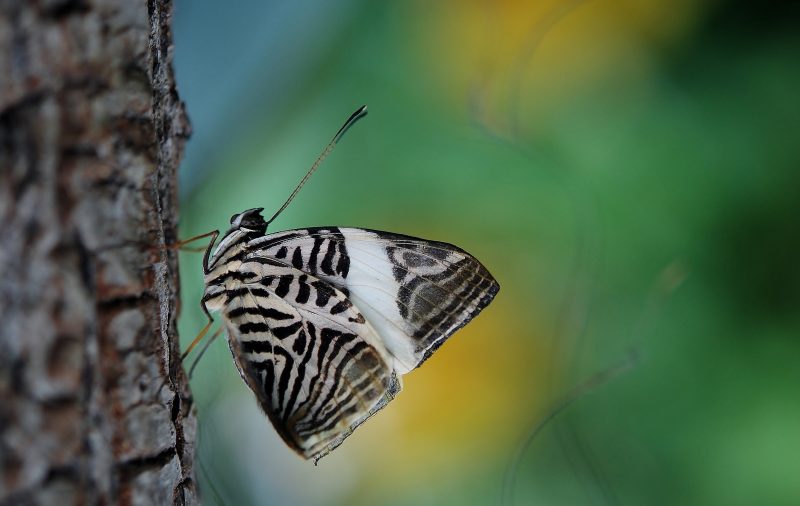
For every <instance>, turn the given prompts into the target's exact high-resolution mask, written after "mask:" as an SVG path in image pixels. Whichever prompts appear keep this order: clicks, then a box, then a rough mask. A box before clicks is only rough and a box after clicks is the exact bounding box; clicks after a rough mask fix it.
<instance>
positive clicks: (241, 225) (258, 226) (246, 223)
mask: <svg viewBox="0 0 800 506" xmlns="http://www.w3.org/2000/svg"><path fill="white" fill-rule="evenodd" d="M263 210H264V208H263V207H256V208H254V209H248V210H247V211H243V212H241V213H239V214H234V215H233V216H231V229H232V230H233V229H240V230H243V231H245V232H258V233H260V234H263V233H264V232H266V231H267V222H266V221H264V218H263V217H262V216H261V211H263Z"/></svg>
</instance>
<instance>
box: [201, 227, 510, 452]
mask: <svg viewBox="0 0 800 506" xmlns="http://www.w3.org/2000/svg"><path fill="white" fill-rule="evenodd" d="M210 265H211V268H210V269H209V272H208V274H207V275H206V293H205V295H204V297H203V301H204V303H206V304H207V307H208V308H209V309H212V310H213V309H217V310H220V311H221V312H222V314H223V317H224V319H225V322H226V325H227V328H228V335H229V340H230V347H231V351H232V353H233V355H234V358H235V360H236V362H237V366H238V367H239V372H240V374H241V375H242V377H243V378H244V380H245V382H246V383H247V384H248V386H250V388H251V389H253V391H254V392H255V394H256V396H257V397H258V399H259V401H260V403H261V405H262V407H263V409H264V410H265V412H266V413H267V414H268V416H269V418H270V420H271V421H272V423H273V424H274V425H275V427H276V429H277V430H278V432H279V433H280V434H281V436H282V437H283V439H284V440H285V441H286V442H287V444H289V445H290V446H291V447H292V448H294V449H295V450H297V451H298V452H300V453H301V454H302V455H304V456H305V457H307V458H317V459H318V458H320V457H322V456H324V455H325V454H327V453H328V452H329V451H331V450H332V449H333V448H335V447H336V446H338V445H339V444H340V443H341V442H342V441H343V440H344V438H346V437H347V436H348V435H349V434H351V433H352V431H353V430H354V429H355V427H357V426H358V425H359V424H360V423H362V422H364V421H365V420H366V419H367V418H369V417H370V416H371V415H372V414H374V413H375V412H376V411H377V410H379V409H380V408H382V407H383V406H385V405H386V404H387V403H388V402H389V401H390V400H391V399H392V398H393V397H394V396H395V395H396V394H397V393H398V392H399V390H400V382H399V375H401V374H404V373H406V372H408V371H410V370H411V369H414V368H415V367H417V366H419V365H420V364H421V363H422V362H423V361H424V360H426V359H427V358H428V357H429V356H430V355H431V353H433V351H434V350H436V349H437V348H438V347H439V346H440V345H441V344H442V343H443V342H444V341H445V340H446V339H447V338H448V337H449V336H450V335H451V334H452V333H453V332H455V331H456V330H457V329H458V328H460V327H462V326H463V325H465V324H466V323H467V322H469V321H470V320H471V319H472V318H473V317H474V316H475V315H477V314H478V313H479V312H480V311H481V310H482V309H483V308H484V307H485V306H486V305H487V304H489V302H491V300H492V299H493V298H494V296H495V294H496V293H497V291H498V289H499V286H498V284H497V282H496V281H495V280H494V278H493V277H492V276H491V274H489V272H488V271H487V270H486V269H485V268H484V267H483V265H481V263H480V262H478V261H477V260H476V259H475V258H474V257H472V256H471V255H469V254H468V253H466V252H465V251H463V250H461V249H459V248H457V247H455V246H452V245H450V244H446V243H441V242H435V241H426V240H424V239H418V238H414V237H409V236H403V235H399V234H390V233H386V232H378V231H374V230H366V229H357V228H337V227H319V228H308V229H298V230H289V231H285V232H279V233H275V234H269V235H262V233H256V232H253V231H246V230H245V231H239V230H235V229H234V228H232V229H231V231H229V232H228V234H226V236H225V238H224V239H223V241H221V243H220V246H218V248H217V250H216V252H215V253H214V255H212V259H211V264H210Z"/></svg>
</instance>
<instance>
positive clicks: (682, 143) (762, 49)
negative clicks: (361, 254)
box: [174, 0, 800, 505]
mask: <svg viewBox="0 0 800 506" xmlns="http://www.w3.org/2000/svg"><path fill="white" fill-rule="evenodd" d="M799 10H800V9H798V4H797V3H793V4H792V3H773V4H769V6H768V7H767V6H766V5H764V6H763V7H757V6H756V4H752V3H750V2H743V1H742V2H723V1H697V0H677V1H656V0H648V1H641V0H640V1H634V0H595V1H586V2H575V1H542V2H524V1H497V2H488V1H484V0H464V1H455V0H452V1H440V2H423V1H419V0H414V1H408V2H393V3H388V2H386V3H384V2H369V1H367V0H363V1H360V0H350V1H342V2H335V3H334V2H324V1H322V0H301V1H295V2H276V1H269V2H260V1H256V0H248V1H240V2H231V3H223V2H212V1H210V0H202V1H198V0H193V1H189V0H177V1H176V9H175V18H174V31H175V67H176V72H177V80H178V87H179V92H180V94H181V96H182V98H183V99H184V100H185V101H186V104H187V107H188V111H189V115H190V116H191V119H192V123H193V126H194V135H193V137H192V139H191V141H190V142H189V144H188V146H187V150H186V157H185V161H184V164H183V166H182V167H181V189H182V204H181V235H182V236H184V237H189V236H192V235H195V234H199V233H203V232H206V231H208V230H212V229H215V228H221V229H225V228H226V227H227V224H228V217H229V216H230V215H231V214H233V213H236V212H239V211H241V210H244V209H247V208H251V207H265V208H266V211H265V213H266V214H269V213H271V212H272V211H273V210H274V209H276V208H277V207H278V206H280V204H281V203H282V202H283V200H284V199H285V198H286V196H287V195H288V194H289V192H290V191H291V189H292V188H293V186H294V185H295V184H296V182H297V181H298V180H299V178H300V177H302V175H303V174H304V172H305V170H306V169H307V168H308V167H309V166H310V165H311V163H312V162H313V161H314V159H315V157H316V156H317V154H318V153H319V152H320V151H321V149H322V148H323V146H324V144H325V143H326V142H327V141H328V140H329V139H330V137H331V136H332V135H333V133H334V132H335V131H336V129H337V128H338V127H339V126H340V124H341V122H342V121H343V120H344V119H345V118H346V117H347V116H348V115H349V114H350V113H351V112H352V111H353V110H354V109H355V108H356V107H357V106H359V105H361V104H368V105H369V110H370V115H369V116H368V117H367V118H366V119H365V120H363V121H362V122H361V123H360V124H358V125H357V126H356V127H355V128H353V129H352V130H351V131H350V132H349V133H348V135H347V136H346V137H345V139H344V141H343V142H342V143H341V144H340V145H339V147H337V149H336V151H334V153H333V154H332V156H331V157H330V158H329V159H328V160H327V161H326V162H325V164H324V165H323V166H322V168H321V169H320V170H319V172H318V173H317V174H316V175H315V176H314V177H313V178H312V179H311V181H310V182H309V184H308V185H307V186H306V187H305V188H304V189H303V191H302V192H301V193H300V195H299V196H298V198H297V199H296V200H295V201H294V203H293V204H292V206H291V207H289V208H288V209H287V210H286V212H284V213H283V215H282V216H281V217H280V218H279V219H278V220H277V222H276V223H275V224H274V225H273V227H274V229H273V231H275V230H282V229H288V228H296V227H305V226H317V225H342V226H361V227H368V228H375V229H380V230H389V231H394V232H399V233H404V234H410V235H415V236H420V237H426V238H430V239H437V240H441V241H446V242H450V243H454V244H457V245H459V246H461V247H463V248H465V249H467V250H468V251H470V252H471V253H473V254H474V255H475V256H477V257H478V258H479V259H480V260H481V261H482V262H483V263H484V264H485V265H486V266H487V267H488V268H489V269H490V271H491V272H492V273H493V274H494V275H495V277H496V278H497V279H498V280H499V282H500V284H501V287H502V290H501V291H500V294H499V296H498V297H497V299H496V300H495V302H494V303H493V304H492V305H491V306H490V307H489V308H488V309H487V310H486V311H484V313H482V314H481V315H480V317H478V318H477V319H476V320H475V321H474V322H473V323H471V324H470V325H469V326H467V327H466V328H464V329H463V330H461V331H459V332H458V333H457V334H456V335H455V336H453V337H452V338H451V339H450V341H448V343H447V345H446V346H444V347H443V348H441V349H440V350H439V351H438V352H437V354H436V355H435V356H434V357H433V358H432V359H431V360H430V361H428V362H427V363H426V364H425V365H424V366H423V367H422V368H421V369H419V370H416V371H413V372H412V373H411V374H409V375H408V376H406V377H405V389H404V391H403V393H402V394H401V395H400V396H399V397H398V398H397V399H396V400H395V401H394V402H393V403H392V404H390V405H389V406H388V407H387V408H386V409H385V410H383V411H382V412H380V413H379V414H378V415H377V416H376V417H374V418H373V419H371V420H370V421H369V422H368V423H366V424H365V425H364V426H362V427H361V428H360V429H358V431H357V432H356V433H355V434H354V435H353V436H352V437H351V438H350V439H348V440H347V441H346V442H345V444H343V445H342V446H341V447H340V448H339V449H337V450H336V451H335V452H334V453H333V454H332V455H330V456H328V457H326V458H325V459H323V460H322V461H321V462H320V464H319V466H317V467H314V465H313V464H312V463H309V462H305V461H302V460H301V459H300V458H299V457H297V456H296V455H294V454H293V453H292V452H291V451H290V450H288V449H287V448H286V447H285V446H284V445H283V443H282V442H281V441H280V440H279V438H278V436H277V435H276V433H275V431H274V430H273V429H272V427H271V426H270V423H269V421H268V420H267V419H266V417H265V416H263V414H261V413H260V410H259V408H258V407H257V405H256V402H255V399H254V398H253V396H252V394H251V393H250V392H249V391H248V390H247V388H246V387H245V385H244V384H243V383H242V381H241V380H240V379H239V377H238V374H237V372H236V370H235V367H234V366H233V364H232V361H231V357H230V353H229V351H228V349H227V346H226V344H225V343H224V341H223V340H219V341H218V342H215V343H214V344H213V345H212V346H211V348H210V349H209V352H208V353H207V355H206V356H205V357H204V358H203V360H202V362H201V363H200V365H199V367H198V369H197V372H196V374H195V376H194V378H193V380H192V388H193V391H194V395H195V399H196V403H197V409H198V413H199V417H200V422H199V427H198V438H199V460H200V462H199V463H200V468H201V470H200V472H199V476H198V478H199V480H200V482H201V488H202V491H203V494H204V497H205V501H206V503H207V504H229V505H233V504H236V505H241V504H274V505H284V504H286V505H296V504H320V505H323V504H324V505H328V504H330V505H362V504H363V505H367V504H370V505H372V504H389V505H407V504H413V505H439V504H453V505H469V504H476V505H484V504H487V505H488V504H501V502H505V504H517V505H519V504H525V505H528V504H537V505H538V504H548V505H549V504H567V505H571V504H670V505H671V504H681V505H690V504H698V505H706V504H724V505H739V504H741V505H751V504H769V505H783V504H785V505H794V504H800V365H798V364H799V363H800V261H798V257H799V255H798V248H799V247H800V225H799V224H798V221H800V220H799V218H800V94H799V93H798V90H800V30H798V27H800V24H799V23H798V21H800V16H798V11H799ZM181 279H182V285H183V286H182V300H183V308H182V316H181V322H180V333H181V336H182V342H183V346H184V347H185V346H186V345H187V344H188V342H189V341H190V340H191V339H192V337H193V336H194V335H196V333H197V332H198V331H199V330H200V328H201V327H202V326H203V324H204V317H203V316H202V313H201V312H200V310H199V307H198V302H199V299H200V296H201V293H202V271H201V256H200V255H197V254H188V253H187V254H182V256H181ZM631 353H635V354H637V355H638V357H639V358H638V360H637V361H636V362H635V364H634V366H633V367H632V368H630V369H629V370H627V371H626V372H625V373H623V374H621V375H618V376H617V377H615V378H614V379H612V380H610V381H608V382H606V383H605V384H602V385H600V386H597V387H596V388H594V389H593V390H592V391H591V392H589V393H586V394H585V395H582V396H581V397H580V398H579V400H578V401H577V402H576V403H575V404H573V405H572V406H571V407H570V408H568V409H567V410H566V411H564V412H563V413H562V414H561V415H560V416H558V417H557V418H556V419H555V420H554V421H552V422H551V423H549V424H547V425H546V426H545V428H544V430H543V431H542V432H541V433H540V434H538V435H537V436H536V437H535V438H533V439H532V441H531V442H530V444H527V445H523V443H522V442H523V441H524V440H525V438H526V437H527V435H528V434H529V433H530V431H531V430H532V429H533V428H534V427H535V425H536V424H537V423H538V422H539V421H540V420H542V418H543V417H544V416H546V415H547V413H548V412H550V411H551V410H552V409H553V406H554V405H555V404H557V403H558V400H559V399H561V398H563V396H564V395H567V393H568V392H569V391H570V390H571V389H572V388H574V387H575V386H576V385H579V384H581V383H582V382H584V381H585V380H586V379H587V378H589V377H590V376H591V375H592V374H594V373H597V372H598V371H604V370H607V369H609V368H611V367H613V366H615V364H619V363H621V362H624V361H625V360H626V359H627V357H630V356H631ZM515 454H517V455H519V459H518V461H517V462H518V464H519V465H518V466H516V467H515V466H514V465H513V464H512V462H514V455H515ZM504 484H505V485H504ZM504 487H505V488H504Z"/></svg>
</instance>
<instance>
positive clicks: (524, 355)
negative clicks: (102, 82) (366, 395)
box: [348, 290, 548, 493]
mask: <svg viewBox="0 0 800 506" xmlns="http://www.w3.org/2000/svg"><path fill="white" fill-rule="evenodd" d="M517 300H519V299H517ZM513 301H514V297H512V296H511V294H510V293H504V292H503V290H501V291H500V294H499V295H498V298H497V299H496V300H495V301H494V302H493V303H492V304H491V305H490V306H489V307H488V308H487V309H486V310H484V312H482V313H481V314H480V315H479V316H478V317H477V318H476V319H475V320H474V321H472V322H471V323H470V324H468V325H467V326H466V327H464V328H463V329H461V330H459V331H458V332H457V333H456V334H454V335H453V336H452V337H451V338H450V339H449V340H448V341H447V343H445V344H444V345H443V346H442V347H441V348H440V349H439V350H438V351H437V352H436V353H435V354H434V355H433V356H432V357H431V358H430V359H429V360H428V361H427V362H426V363H425V364H424V365H423V366H422V367H421V368H420V369H417V370H414V371H412V372H411V373H409V374H407V375H406V376H404V377H403V381H404V388H403V391H402V392H401V393H400V395H399V396H398V397H397V399H396V400H394V401H393V402H392V403H391V404H390V405H389V406H388V407H387V408H386V409H385V410H384V411H383V412H382V413H380V414H379V415H378V416H376V417H374V418H373V419H372V420H370V422H369V423H368V424H365V425H364V428H362V429H359V430H360V431H361V434H360V435H361V437H359V438H353V440H352V441H348V443H351V444H354V446H355V445H356V444H357V445H358V446H359V451H358V453H362V454H364V455H367V454H369V453H373V452H375V451H380V452H381V453H383V454H385V458H382V459H379V460H377V462H380V468H374V467H371V468H370V469H364V470H363V471H364V472H365V474H366V475H367V476H366V477H365V478H366V479H365V483H370V484H371V485H370V487H369V488H374V487H379V488H381V489H384V490H385V488H386V487H388V488H390V489H391V488H393V487H396V486H398V483H399V484H403V483H408V481H407V480H414V482H415V483H417V484H419V483H420V480H425V479H427V478H426V477H429V478H431V479H441V478H442V477H443V475H444V474H446V470H447V469H458V468H459V466H458V464H459V463H463V462H464V461H465V459H470V458H473V459H474V458H476V457H477V456H479V457H480V459H479V460H480V462H481V463H482V464H481V465H486V464H489V465H492V463H495V466H496V463H498V462H500V463H502V462H504V461H505V460H506V458H507V457H508V456H510V455H511V452H512V450H513V447H514V445H515V444H516V443H517V442H518V440H519V437H520V436H521V434H522V433H523V432H524V428H525V427H526V424H528V423H529V422H530V420H531V418H532V417H533V416H534V415H535V414H536V413H537V412H538V411H539V410H540V406H541V404H542V402H543V401H544V397H545V391H544V388H545V381H544V378H545V376H546V374H547V373H548V369H547V367H546V365H545V364H544V362H545V361H546V359H547V358H548V353H547V352H546V350H544V349H543V343H544V342H546V339H543V338H542V336H543V331H542V330H540V329H535V328H530V326H529V325H527V324H526V323H525V322H523V319H522V318H521V316H520V315H522V314H523V313H522V312H521V311H520V309H519V308H518V307H516V308H515V307H514V304H513ZM526 316H530V315H529V314H528V315H526ZM366 460H367V461H369V462H376V459H374V458H371V457H370V458H368V459H366ZM365 493H368V492H365Z"/></svg>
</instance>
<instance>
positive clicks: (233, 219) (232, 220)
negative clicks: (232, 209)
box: [231, 214, 239, 225]
mask: <svg viewBox="0 0 800 506" xmlns="http://www.w3.org/2000/svg"><path fill="white" fill-rule="evenodd" d="M238 216H239V215H238V214H234V215H233V216H231V225H233V222H234V221H236V218H237V217H238Z"/></svg>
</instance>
